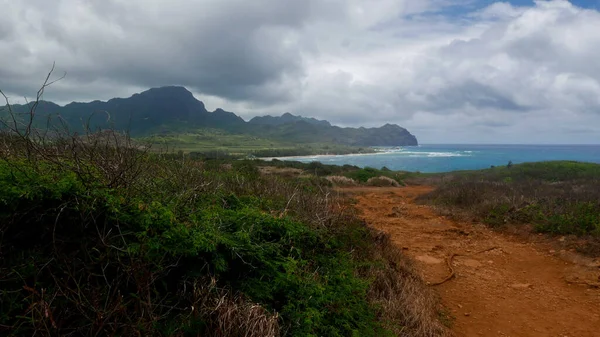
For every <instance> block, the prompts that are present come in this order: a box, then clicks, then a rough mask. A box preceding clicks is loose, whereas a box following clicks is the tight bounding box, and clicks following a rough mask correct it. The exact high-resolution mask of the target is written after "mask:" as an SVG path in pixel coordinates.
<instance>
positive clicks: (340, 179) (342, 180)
mask: <svg viewBox="0 0 600 337" xmlns="http://www.w3.org/2000/svg"><path fill="white" fill-rule="evenodd" d="M327 180H329V181H330V182H331V183H332V184H333V185H335V186H356V185H358V184H357V183H356V181H354V180H353V179H350V178H348V177H344V176H329V177H327Z"/></svg>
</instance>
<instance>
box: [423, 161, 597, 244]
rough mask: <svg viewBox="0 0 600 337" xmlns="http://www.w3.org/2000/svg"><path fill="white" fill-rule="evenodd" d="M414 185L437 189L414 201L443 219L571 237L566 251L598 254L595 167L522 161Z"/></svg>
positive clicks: (427, 179) (437, 178)
mask: <svg viewBox="0 0 600 337" xmlns="http://www.w3.org/2000/svg"><path fill="white" fill-rule="evenodd" d="M420 182H422V183H433V185H437V187H438V188H437V189H436V190H434V191H433V192H431V193H429V194H428V195H425V196H422V197H420V198H419V199H418V200H419V201H420V202H423V203H429V204H431V205H434V206H435V207H436V208H437V209H438V211H439V212H440V213H442V214H443V215H446V216H451V217H453V218H455V219H458V220H467V221H481V222H483V223H485V224H488V225H490V226H494V227H496V228H502V229H507V228H509V227H511V226H519V227H521V228H522V229H523V231H524V232H531V231H535V232H540V233H548V234H551V235H561V236H564V235H567V236H573V237H574V238H576V240H569V241H571V242H574V244H573V246H572V247H569V248H575V249H578V250H579V251H581V252H583V253H586V254H589V255H595V256H600V165H595V164H587V163H575V162H548V163H528V164H521V165H515V166H513V167H511V168H496V169H492V170H483V171H473V172H462V173H453V174H442V175H438V176H437V177H434V176H432V177H427V178H423V179H421V181H420ZM507 225H510V226H507ZM524 234H525V233H523V235H524ZM575 242H576V243H575Z"/></svg>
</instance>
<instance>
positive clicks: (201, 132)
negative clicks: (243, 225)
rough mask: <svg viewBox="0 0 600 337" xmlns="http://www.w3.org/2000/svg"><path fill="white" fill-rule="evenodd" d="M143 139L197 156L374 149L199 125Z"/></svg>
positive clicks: (158, 148) (157, 147) (142, 139)
mask: <svg viewBox="0 0 600 337" xmlns="http://www.w3.org/2000/svg"><path fill="white" fill-rule="evenodd" d="M137 140H138V141H140V142H141V143H146V144H152V145H153V150H155V151H165V150H166V149H169V150H172V151H181V152H183V153H190V154H191V155H192V156H193V157H195V158H204V159H216V158H222V159H226V158H228V159H240V158H246V157H248V156H253V157H284V156H307V155H319V154H349V153H372V152H374V150H373V149H371V148H368V147H355V146H345V145H331V144H320V143H306V144H302V145H298V144H296V143H292V142H284V141H277V140H272V139H266V138H261V137H258V136H253V135H250V134H239V133H237V134H236V133H229V132H227V131H224V130H220V129H208V128H199V129H193V130H191V129H190V130H182V131H169V132H164V133H162V134H160V135H153V136H151V137H140V138H138V139H137Z"/></svg>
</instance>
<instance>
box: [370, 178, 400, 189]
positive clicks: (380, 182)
mask: <svg viewBox="0 0 600 337" xmlns="http://www.w3.org/2000/svg"><path fill="white" fill-rule="evenodd" d="M367 185H369V186H379V187H387V186H393V187H400V184H398V182H397V181H396V180H394V179H392V178H389V177H385V176H379V177H373V178H369V180H367Z"/></svg>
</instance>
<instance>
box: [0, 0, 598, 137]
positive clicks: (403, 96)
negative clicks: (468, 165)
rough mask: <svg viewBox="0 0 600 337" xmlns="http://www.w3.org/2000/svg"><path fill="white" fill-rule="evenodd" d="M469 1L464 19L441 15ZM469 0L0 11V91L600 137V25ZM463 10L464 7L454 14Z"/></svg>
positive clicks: (461, 131)
mask: <svg viewBox="0 0 600 337" xmlns="http://www.w3.org/2000/svg"><path fill="white" fill-rule="evenodd" d="M457 3H459V4H465V7H464V8H471V10H470V11H469V12H462V13H456V9H457V7H453V8H452V10H453V13H452V14H451V15H450V14H448V13H449V12H448V13H446V11H445V8H446V7H445V6H450V5H453V4H457ZM466 3H467V4H468V3H470V2H469V1H466V2H465V1H464V0H455V1H452V0H428V1H417V0H404V1H398V0H369V1H367V0H347V1H346V0H310V1H298V2H295V1H294V2H288V1H279V0H260V1H253V2H248V1H242V0H219V1H217V0H204V1H196V2H189V1H183V0H176V1H159V0H154V1H142V0H129V1H123V0H120V1H119V0H109V1H103V2H87V1H82V0H60V1H57V2H53V3H52V4H50V3H49V2H47V1H42V0H33V1H25V0H0V8H2V10H3V13H6V14H5V15H3V17H4V18H6V19H5V20H2V21H0V48H1V50H3V53H1V54H0V88H3V89H4V90H7V91H9V92H11V93H13V94H14V96H22V95H32V94H33V93H34V92H35V88H36V87H37V86H38V85H39V84H40V82H41V80H42V78H43V77H44V75H45V71H46V70H47V69H48V68H49V66H50V65H51V64H52V62H53V61H56V62H57V65H58V66H59V69H61V70H67V71H68V75H67V78H66V79H65V80H63V81H61V82H59V83H58V84H57V85H56V86H54V87H53V88H51V89H50V90H49V92H48V96H47V98H49V99H54V100H58V101H61V102H65V101H67V100H80V101H81V100H91V99H107V98H110V97H113V96H128V95H130V94H132V93H133V92H135V91H139V90H143V89H145V88H148V87H151V86H160V85H170V84H180V85H185V86H187V87H188V88H189V89H190V90H192V91H193V92H194V93H195V94H196V96H197V97H198V98H199V99H202V100H205V101H206V103H207V106H208V107H209V108H211V109H215V108H217V107H223V108H225V109H227V110H230V111H235V112H239V113H240V114H241V115H242V116H244V117H246V118H250V117H251V116H253V115H256V114H265V113H271V114H279V113H282V112H284V111H289V112H292V113H299V114H303V115H307V116H314V117H318V118H325V119H329V120H330V121H332V122H334V123H338V124H342V125H369V126H371V125H380V124H383V123H386V122H392V123H398V124H400V125H403V126H405V127H407V128H408V129H409V130H411V131H413V132H414V133H415V134H416V135H417V136H418V138H419V140H420V141H421V142H495V143H502V142H513V143H515V142H516V143H527V142H584V143H591V142H593V143H598V142H600V137H598V136H596V134H598V133H599V132H600V64H599V63H598V62H597V55H600V35H599V34H598V33H597V32H599V31H600V13H599V12H598V11H596V10H591V9H582V8H578V7H576V6H574V5H572V4H571V3H569V2H568V1H564V0H554V1H537V2H536V3H535V5H533V6H529V7H517V6H513V5H511V4H509V3H506V2H497V3H494V4H491V5H490V6H487V7H485V8H477V6H476V4H477V3H471V4H470V6H471V7H468V6H467V5H466ZM461 8H462V7H461Z"/></svg>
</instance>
